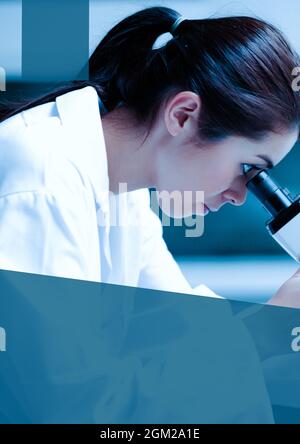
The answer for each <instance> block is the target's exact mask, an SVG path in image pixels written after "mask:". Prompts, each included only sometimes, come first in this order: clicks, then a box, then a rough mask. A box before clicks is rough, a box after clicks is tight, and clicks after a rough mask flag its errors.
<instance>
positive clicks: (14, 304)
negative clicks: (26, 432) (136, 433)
mask: <svg viewBox="0 0 300 444" xmlns="http://www.w3.org/2000/svg"><path fill="white" fill-rule="evenodd" d="M0 289H1V298H0V326H1V333H2V334H1V348H0V349H1V350H3V351H1V352H0V392H1V396H0V417H1V422H3V423H32V422H33V423H65V422H66V423H77V422H79V423H133V424H135V423H158V424H161V423H169V424H171V423H172V424H173V423H174V424H175V423H180V424H182V423H184V424H190V423H197V424H198V423H199V424H200V423H272V422H274V417H275V420H277V421H278V422H281V421H282V422H284V421H285V420H286V416H285V415H286V413H287V412H288V413H289V415H291V410H292V412H293V415H294V418H297V417H298V416H297V415H298V412H299V410H298V409H300V396H299V394H300V393H299V392H300V386H299V374H300V372H299V369H300V355H299V354H298V353H297V341H298V339H297V333H296V335H294V336H293V335H292V330H293V329H294V328H295V327H296V325H297V324H298V325H300V312H299V311H297V310H287V309H280V308H276V307H263V306H258V305H257V306H255V305H250V304H242V303H230V302H228V301H225V300H216V299H211V298H204V297H198V296H189V295H181V294H177V293H171V292H160V291H154V290H144V289H137V288H133V287H123V286H118V285H109V284H98V283H93V282H85V281H80V280H72V279H62V278H54V277H47V276H42V275H31V274H27V273H16V272H10V271H1V272H0ZM4 332H5V334H3V333H4ZM294 333H295V331H294ZM298 342H299V343H300V340H299V341H298ZM299 348H300V347H299ZM293 415H292V416H290V417H293ZM295 421H296V420H295Z"/></svg>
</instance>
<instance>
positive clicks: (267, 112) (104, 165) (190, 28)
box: [0, 7, 300, 305]
mask: <svg viewBox="0 0 300 444" xmlns="http://www.w3.org/2000/svg"><path fill="white" fill-rule="evenodd" d="M166 32H171V33H172V35H173V38H172V39H170V40H169V41H168V42H167V43H166V44H165V45H164V46H160V47H159V46H157V45H156V41H157V38H158V37H159V36H161V35H162V34H164V33H166ZM297 65H299V58H298V57H297V55H296V54H295V53H294V52H293V51H292V49H291V48H290V47H289V45H288V43H287V42H286V40H285V39H284V37H283V36H282V34H281V33H280V32H279V31H278V30H277V29H276V28H275V27H273V26H272V25H270V24H268V23H265V22H264V21H261V20H258V19H255V18H251V17H227V18H216V19H204V20H187V19H183V18H182V17H181V16H180V15H179V14H178V13H177V12H176V11H174V10H172V9H169V8H163V7H154V8H148V9H144V10H142V11H139V12H137V13H135V14H133V15H131V16H129V17H127V18H125V19H124V20H122V21H121V22H120V23H118V24H117V25H116V26H114V27H113V28H112V29H111V30H110V31H109V32H108V34H107V35H106V36H105V37H104V38H103V40H102V41H101V42H100V43H99V45H98V47H97V48H96V50H95V51H94V53H93V55H92V56H91V58H90V60H89V72H90V80H89V81H87V82H73V83H71V84H69V85H66V86H65V87H64V88H61V89H58V90H56V91H54V92H52V93H51V94H48V95H47V96H45V97H42V98H40V99H38V100H36V101H31V102H28V103H25V104H24V106H23V107H17V108H14V107H13V106H12V107H9V106H6V107H2V120H3V122H2V123H1V125H0V142H1V146H2V147H5V149H2V150H1V154H0V165H1V167H0V168H1V174H0V178H1V179H0V180H1V182H0V196H1V197H0V227H1V236H0V266H1V268H3V269H10V270H18V271H25V272H30V273H41V274H47V275H55V276H64V277H69V278H77V279H84V280H92V281H97V282H110V283H118V284H122V285H131V286H141V287H146V288H156V289H161V290H167V291H176V292H186V293H192V292H194V293H197V294H203V295H205V294H206V295H209V294H210V295H213V293H212V292H210V290H209V289H207V288H206V287H205V286H200V287H199V288H197V289H194V290H193V289H192V288H191V287H190V286H189V284H188V283H187V281H186V280H185V278H184V277H183V275H182V273H181V272H180V270H179V268H178V266H177V264H176V262H175V261H174V259H173V257H172V256H171V254H170V252H169V251H168V249H167V247H166V245H165V243H164V240H163V238H162V228H161V223H160V221H159V218H158V217H157V215H155V214H154V212H153V211H152V210H151V209H150V206H149V193H148V188H149V187H154V188H155V189H156V190H157V192H158V193H161V192H169V193H172V192H173V191H178V192H180V195H183V194H184V192H186V191H189V192H190V193H188V194H187V197H186V198H185V201H184V205H175V207H176V208H175V209H174V211H173V212H172V215H173V216H176V217H185V216H187V215H190V214H194V213H197V214H203V215H205V214H207V212H208V211H218V210H219V209H220V208H221V207H222V206H223V205H224V204H226V203H231V204H233V205H242V204H243V203H244V201H245V199H246V187H245V181H246V179H245V174H244V168H245V166H247V167H249V166H251V167H254V168H270V167H272V166H274V165H277V164H278V163H279V162H280V161H281V160H282V159H283V158H284V157H285V156H286V155H287V154H288V153H289V151H290V150H291V149H292V147H293V145H294V144H295V142H296V141H297V139H298V134H299V122H300V97H299V93H296V92H295V91H293V89H292V86H291V84H292V80H293V78H292V70H293V69H294V68H295V66H297ZM99 103H100V113H99V107H98V105H99ZM120 184H121V185H122V186H123V189H121V188H120ZM124 184H125V185H124ZM124 187H125V191H126V192H124ZM198 190H201V191H203V192H204V200H203V198H201V199H200V198H199V195H198V194H197V193H196V191H198ZM109 192H111V193H113V194H110V193H109ZM195 193H196V196H197V197H196V198H195ZM201 196H202V194H201ZM160 204H161V207H162V209H163V210H164V211H167V212H168V208H167V205H164V202H160ZM112 215H113V216H114V217H112ZM115 216H116V217H117V218H118V220H117V222H116V221H115V222H114V223H113V222H112V219H115ZM297 279H299V278H297V277H296V276H295V277H293V278H291V280H290V281H288V282H287V283H286V284H285V287H283V288H282V289H281V290H280V291H279V292H278V293H277V294H276V296H275V297H274V298H272V299H271V301H270V303H279V304H283V305H285V304H290V305H297V303H296V299H297V297H296V295H297V293H299V292H300V283H299V284H298V282H297ZM291 292H292V294H291ZM294 293H295V297H294ZM290 298H292V301H291V299H290Z"/></svg>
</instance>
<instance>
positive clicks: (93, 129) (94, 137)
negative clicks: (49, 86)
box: [56, 86, 109, 220]
mask: <svg viewBox="0 0 300 444" xmlns="http://www.w3.org/2000/svg"><path fill="white" fill-rule="evenodd" d="M56 106H57V109H58V114H59V117H60V119H61V122H62V125H64V126H66V127H69V128H70V131H71V132H72V133H73V135H74V141H75V143H74V146H72V148H71V149H72V156H74V158H75V159H77V161H78V162H80V163H81V165H84V167H85V170H86V172H87V174H88V176H89V178H90V181H91V185H92V188H93V192H94V196H95V201H96V202H97V204H98V205H99V206H100V207H101V210H102V211H103V213H104V218H105V219H106V220H107V219H108V216H109V198H108V196H109V176H108V165H107V153H106V147H105V139H104V134H103V127H102V121H101V116H100V111H99V102H98V94H97V91H96V89H95V88H94V87H92V86H86V87H84V88H81V89H78V90H74V91H70V92H68V93H66V94H63V95H61V96H58V97H57V98H56Z"/></svg>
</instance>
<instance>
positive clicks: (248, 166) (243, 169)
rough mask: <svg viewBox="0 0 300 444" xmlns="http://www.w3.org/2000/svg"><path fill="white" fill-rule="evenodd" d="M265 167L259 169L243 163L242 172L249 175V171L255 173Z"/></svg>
mask: <svg viewBox="0 0 300 444" xmlns="http://www.w3.org/2000/svg"><path fill="white" fill-rule="evenodd" d="M262 169H263V167H259V166H257V165H251V164H250V163H243V164H242V171H243V173H244V174H247V173H249V171H251V170H253V171H259V170H262Z"/></svg>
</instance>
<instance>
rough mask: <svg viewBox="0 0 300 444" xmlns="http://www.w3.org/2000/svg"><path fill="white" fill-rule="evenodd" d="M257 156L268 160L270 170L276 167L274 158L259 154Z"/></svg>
mask: <svg viewBox="0 0 300 444" xmlns="http://www.w3.org/2000/svg"><path fill="white" fill-rule="evenodd" d="M257 157H259V158H260V159H262V160H264V161H265V162H266V164H267V168H268V169H269V170H270V169H272V168H274V164H273V162H272V160H271V159H270V158H269V157H267V156H264V155H258V156H257Z"/></svg>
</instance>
